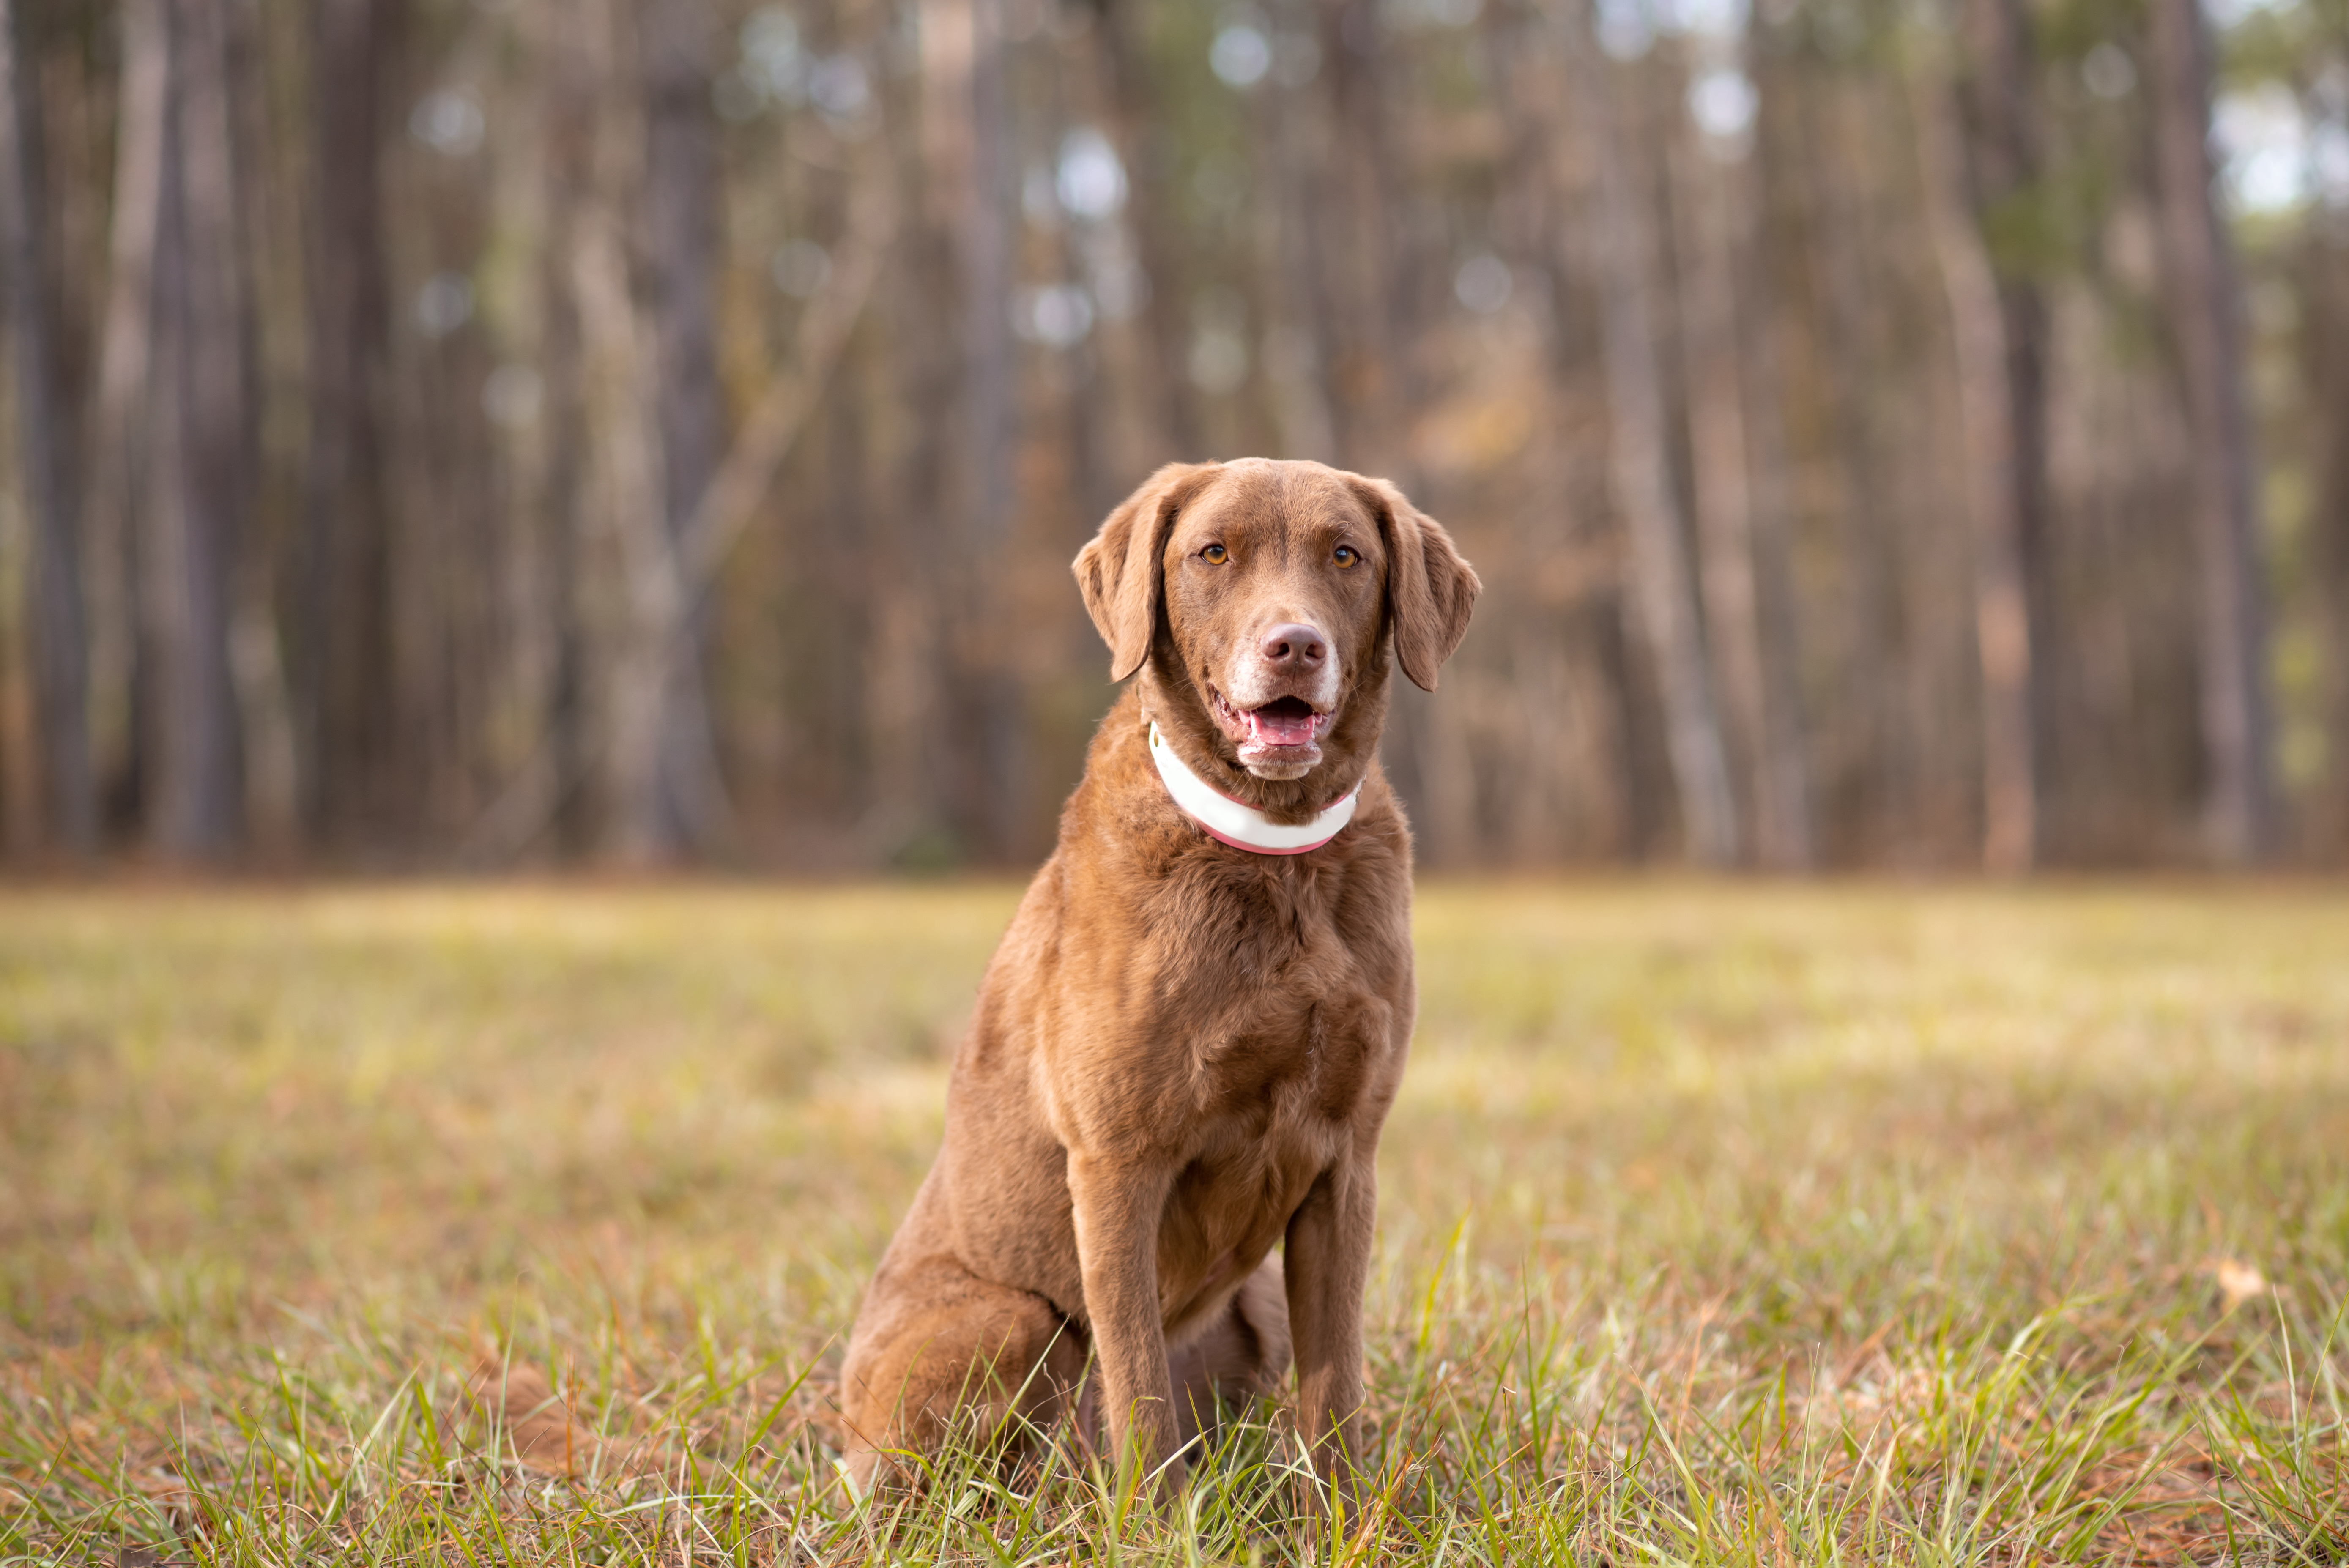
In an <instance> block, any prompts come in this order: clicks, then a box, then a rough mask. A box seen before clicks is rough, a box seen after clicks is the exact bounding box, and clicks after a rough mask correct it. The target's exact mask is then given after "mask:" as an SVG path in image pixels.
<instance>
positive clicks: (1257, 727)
mask: <svg viewBox="0 0 2349 1568" xmlns="http://www.w3.org/2000/svg"><path fill="white" fill-rule="evenodd" d="M1247 721H1248V733H1249V734H1250V735H1252V736H1254V737H1255V738H1256V739H1257V741H1258V742H1259V743H1261V744H1263V745H1266V746H1303V745H1305V744H1307V743H1308V742H1309V741H1310V740H1311V739H1312V738H1313V715H1312V714H1311V713H1310V712H1306V713H1299V714H1287V713H1269V712H1267V711H1266V710H1265V709H1263V708H1260V707H1259V708H1256V709H1253V710H1251V711H1250V712H1249V714H1248V716H1247Z"/></svg>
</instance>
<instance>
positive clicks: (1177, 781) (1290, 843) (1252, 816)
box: [1150, 724, 1362, 855]
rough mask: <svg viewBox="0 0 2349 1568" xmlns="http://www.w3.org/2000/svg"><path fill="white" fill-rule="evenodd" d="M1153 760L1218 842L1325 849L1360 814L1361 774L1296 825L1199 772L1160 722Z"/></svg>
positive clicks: (1277, 849) (1275, 850)
mask: <svg viewBox="0 0 2349 1568" xmlns="http://www.w3.org/2000/svg"><path fill="white" fill-rule="evenodd" d="M1150 760H1151V762H1152V763H1153V764H1154V766H1155V767H1156V768H1157V769H1158V778H1159V780H1160V782H1162V783H1164V785H1165V786H1166V793H1167V794H1168V795H1170V796H1172V797H1173V798H1174V805H1175V808H1176V810H1180V811H1181V812H1182V813H1183V814H1184V815H1185V816H1186V817H1188V818H1190V819H1191V820H1192V821H1194V822H1195V823H1197V824H1198V825H1199V830H1200V831H1202V832H1204V833H1206V835H1207V837H1209V838H1211V839H1214V840H1215V841H1217V842H1218V843H1225V844H1229V845H1230V846H1231V847H1232V848H1234V849H1236V850H1247V851H1251V852H1253V853H1255V854H1259V855H1301V854H1304V853H1305V852H1306V851H1309V850H1318V849H1319V848H1320V847H1321V846H1322V845H1324V844H1326V843H1328V842H1329V841H1330V840H1332V839H1334V838H1336V837H1337V836H1338V834H1339V833H1340V831H1341V830H1343V829H1344V828H1345V826H1346V824H1347V823H1349V822H1350V821H1352V820H1354V801H1355V799H1357V798H1358V797H1359V796H1360V795H1361V792H1362V785H1361V780H1360V779H1356V780H1355V781H1354V787H1353V788H1352V789H1350V790H1348V791H1347V792H1346V793H1345V794H1344V795H1343V796H1341V797H1340V798H1339V799H1337V800H1334V801H1332V802H1331V803H1330V805H1328V806H1325V807H1323V808H1322V809H1321V810H1319V811H1318V812H1316V813H1315V814H1314V815H1313V817H1312V818H1311V819H1310V820H1307V821H1304V822H1299V823H1297V824H1295V825H1293V826H1291V825H1289V824H1286V823H1281V822H1276V821H1274V820H1272V819H1271V818H1269V817H1268V816H1266V815H1265V814H1264V813H1263V812H1262V811H1259V810H1257V809H1256V808H1255V807H1253V806H1247V805H1243V804H1242V803H1240V802H1239V801H1237V800H1235V799H1232V798H1231V797H1230V796H1228V795H1226V794H1225V793H1224V792H1223V791H1222V790H1220V789H1216V787H1215V786H1214V785H1212V784H1210V783H1208V782H1207V781H1206V779H1202V778H1200V777H1199V776H1198V775H1197V774H1196V773H1194V772H1193V771H1192V770H1191V768H1190V765H1189V764H1188V763H1186V762H1185V761H1184V760H1183V758H1181V757H1179V756H1177V755H1176V754H1175V751H1174V747H1173V746H1172V745H1170V744H1169V743H1168V742H1167V739H1166V737H1165V736H1164V734H1162V733H1161V732H1160V730H1159V728H1158V726H1157V725H1155V724H1153V725H1152V726H1151V727H1150Z"/></svg>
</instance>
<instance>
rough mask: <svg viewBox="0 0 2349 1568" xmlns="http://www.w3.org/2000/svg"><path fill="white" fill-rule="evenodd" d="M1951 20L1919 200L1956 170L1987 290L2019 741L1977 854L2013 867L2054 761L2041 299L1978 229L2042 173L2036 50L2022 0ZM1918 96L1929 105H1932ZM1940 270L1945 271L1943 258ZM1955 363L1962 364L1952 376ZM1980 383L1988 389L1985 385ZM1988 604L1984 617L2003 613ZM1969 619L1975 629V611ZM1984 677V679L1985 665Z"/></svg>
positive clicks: (2041, 813)
mask: <svg viewBox="0 0 2349 1568" xmlns="http://www.w3.org/2000/svg"><path fill="white" fill-rule="evenodd" d="M1961 23H1962V26H1963V31H1964V35H1965V52H1966V57H1967V59H1966V67H1965V75H1964V82H1963V88H1962V94H1961V99H1960V104H1961V108H1963V110H1964V111H1965V120H1966V124H1967V129H1968V132H1969V134H1968V135H1967V137H1966V139H1965V144H1964V145H1965V153H1964V156H1963V160H1962V161H1963V171H1962V173H1960V172H1959V171H1958V170H1956V169H1954V168H1948V167H1945V168H1944V169H1943V170H1940V171H1938V172H1937V171H1936V170H1931V169H1928V170H1926V180H1927V182H1928V188H1927V191H1926V199H1927V201H1940V200H1943V199H1944V198H1943V197H1942V196H1941V195H1940V194H1938V193H1937V191H1936V189H1935V187H1937V186H1939V187H1944V188H1948V187H1951V186H1952V185H1953V183H1954V181H1953V176H1954V177H1955V178H1956V179H1962V180H1963V181H1964V182H1965V184H1964V189H1965V192H1966V194H1967V196H1968V197H1969V198H1970V204H1971V214H1970V216H1971V222H1970V223H1969V224H1967V225H1966V226H1965V227H1966V232H1956V233H1954V234H1953V236H1952V242H1953V243H1954V244H1955V245H1957V246H1959V247H1961V248H1962V249H1964V250H1966V251H1969V252H1971V253H1977V254H1979V255H1980V256H1981V257H1982V263H1983V270H1985V271H1986V272H1988V273H1989V279H1988V281H1989V282H1990V284H1991V285H1992V288H1993V290H1994V291H1995V308H1996V309H1997V311H1998V315H1999V320H1998V323H1997V333H1998V339H1999V341H1998V344H1997V347H1998V350H1999V360H1998V363H1997V364H1996V365H1994V366H1983V367H1982V374H1983V375H1984V376H1988V375H1989V374H1991V373H1992V371H1993V370H1995V371H1996V372H1997V373H1998V374H1999V375H2000V376H2001V377H2002V378H2003V380H2004V390H2003V395H2002V402H2003V405H2004V407H2003V410H2002V413H2003V417H2004V419H2005V423H2006V428H2007V435H2006V438H2005V443H2004V444H2005V458H2006V489H2007V491H2008V495H2007V498H2006V500H2005V502H2004V508H2005V511H2006V515H2007V521H2006V523H2005V526H2004V528H2003V530H2002V531H2003V533H2004V535H2005V537H2006V541H2007V542H2006V543H2004V544H2002V545H1998V546H1994V550H1995V551H1996V552H1997V553H2000V554H2003V555H2005V556H2007V557H2009V558H2010V559H2009V560H2008V561H2007V562H2005V563H2004V564H1997V563H1993V565H1992V573H1993V574H2001V575H2002V574H2008V573H2011V574H2012V576H2013V584H2012V586H2011V587H2010V588H2007V589H2004V590H2002V591H2001V592H2000V593H1999V594H1997V595H1995V596H1996V597H2004V596H2007V595H2009V594H2011V595H2013V596H2014V597H2016V598H2019V600H2020V611H2021V614H2022V616H2023V655H2022V667H2021V669H2020V671H2019V672H2016V673H2013V674H2012V675H2011V676H2010V678H2011V679H2013V681H2015V682H2018V683H2019V684H2020V686H2021V688H2022V689H2021V692H2020V695H2019V696H2015V695H2013V694H2008V695H2007V696H2003V697H2002V699H2001V700H2002V701H2004V702H2008V703H2012V702H2016V701H2019V702H2020V703H2021V704H2022V707H2023V711H2022V713H2021V715H2020V716H2019V721H2020V722H2021V724H2022V725H2023V745H2024V746H2025V747H2026V748H2027V749H2026V750H2025V751H2024V752H2023V755H2022V756H2021V757H2020V758H2013V757H2011V756H2010V757H2009V758H2007V759H2006V764H2005V765H2006V766H2008V767H2009V768H2011V769H2013V774H2014V776H2013V778H2011V779H2007V780H2006V781H2005V784H2004V785H2003V788H2004V789H2007V790H2008V791H2009V792H2010V793H2011V794H2013V795H2014V796H2016V797H2018V798H2017V799H2010V800H2009V801H2008V802H2007V806H2006V810H2005V811H2004V813H2003V819H2004V826H2003V830H2002V824H2001V818H2000V814H1999V813H1997V812H1992V814H1991V819H1992V820H1991V821H1990V824H1989V827H1988V830H1987V831H1986V833H1985V842H1984V851H1983V854H1984V861H1985V863H1987V864H1989V865H1990V866H1992V868H1993V869H2004V870H2014V869H2021V868H2022V867H2023V866H2025V865H2031V864H2035V863H2037V861H2038V859H2039V857H2040V855H2041V854H2042V853H2043V852H2044V840H2045V837H2046V832H2047V813H2046V810H2045V805H2044V798H2045V795H2046V789H2047V786H2046V779H2047V777H2048V774H2049V769H2050V766H2051V764H2053V762H2054V740H2055V725H2054V682H2053V680H2052V679H2051V678H2050V671H2051V669H2052V667H2053V666H2052V665H2051V663H2050V661H2051V659H2052V658H2053V657H2054V653H2055V641H2054V606H2053V603H2052V600H2051V597H2050V594H2051V591H2052V586H2053V585H2052V583H2050V581H2049V573H2050V572H2051V570H2052V567H2051V564H2050V562H2049V559H2048V550H2049V544H2048V508H2049V500H2048V494H2049V492H2048V471H2047V452H2048V426H2047V358H2048V352H2049V350H2048V325H2047V302H2046V300H2045V298H2044V296H2043V295H2042V294H2041V291H2040V288H2039V285H2038V284H2036V283H2035V282H2033V280H2032V279H2031V278H2030V277H2028V276H2026V275H2023V274H2022V273H2019V272H2014V271H2008V272H2000V271H1998V270H1997V268H1996V263H1997V258H1996V257H1995V256H1992V255H1991V254H1990V253H1989V252H1988V248H1987V245H1986V242H1985V237H1986V236H1987V234H1988V233H1989V232H1990V231H1989V225H1990V224H1991V223H1992V222H1993V221H1995V220H1996V219H1997V218H1998V217H1999V216H2000V215H2001V214H2002V209H2003V208H2006V207H2008V206H2011V205H2012V204H2013V202H2015V201H2019V200H2024V199H2027V198H2029V197H2030V195H2031V194H2032V187H2033V185H2034V184H2035V183H2036V182H2037V181H2038V180H2039V179H2040V177H2041V174H2040V155H2039V143H2040V135H2039V115H2038V107H2037V98H2036V97H2035V92H2034V89H2035V85H2036V82H2037V71H2038V61H2037V58H2036V57H2035V56H2034V54H2033V48H2032V43H2031V18H2030V15H2029V13H2028V11H2027V10H2026V9H2025V7H2024V5H2023V4H2022V0H1964V5H1963V11H1962V14H1961ZM1924 107H1926V108H1932V109H1934V111H1935V112H1936V113H1939V112H1940V111H1939V109H1938V106H1933V105H1927V106H1924ZM1925 134H1930V135H1933V136H1935V137H1937V138H1939V139H1940V140H1942V141H1945V142H1946V141H1950V140H1952V139H1953V138H1952V137H1951V135H1950V132H1949V130H1948V129H1947V128H1945V127H1941V126H1940V125H1939V124H1938V123H1937V125H1936V126H1935V127H1934V128H1933V129H1931V130H1930V131H1925V130H1920V135H1925ZM1940 162H1941V163H1942V164H1944V165H1955V164H1957V163H1958V162H1959V157H1958V155H1957V154H1956V153H1955V151H1954V150H1950V151H1945V152H1943V153H1942V154H1940ZM1955 215H1956V214H1955V212H1954V211H1953V213H1952V216H1955ZM1958 265H1959V268H1960V270H1961V272H1967V273H1971V272H1972V271H1973V270H1974V269H1973V267H1972V265H1971V263H1968V262H1966V261H1965V260H1963V259H1961V260H1960V261H1959V263H1958ZM1944 273H1945V279H1946V276H1947V268H1946V266H1945V267H1944ZM1960 287H1961V289H1962V290H1963V291H1964V292H1966V293H1968V294H1971V293H1973V292H1976V289H1975V285H1974V284H1971V283H1966V284H1961V285H1960ZM1951 303H1952V308H1953V310H1954V309H1957V308H1960V307H1959V306H1958V304H1957V298H1956V295H1954V294H1953V295H1952V296H1951ZM1959 330H1960V331H1961V333H1965V334H1967V335H1970V336H1971V335H1974V334H1971V333H1970V332H1968V329H1967V328H1965V327H1964V326H1963V325H1961V326H1960V329H1959ZM1989 342H1990V340H1989V339H1988V338H1987V337H1980V338H1979V343H1980V346H1982V347H1984V348H1987V347H1988V346H1989ZM1962 352H1963V351H1961V353H1962ZM1963 374H1964V372H1963V370H1962V367H1961V377H1962V376H1963ZM1983 390H1984V391H1985V392H1987V391H1988V390H1989V388H1988V387H1987V386H1985V387H1983ZM1982 412H1983V413H1984V414H1986V415H1989V414H1996V413H1999V412H2001V410H1999V409H1995V408H1991V407H1984V408H1983V409H1982ZM1978 558H1979V548H1978ZM1978 571H1979V568H1978ZM2008 613H2009V612H2008V611H2006V610H1993V611H1992V614H1993V616H1994V617H1995V616H2003V615H2005V614H2008ZM1976 620H1977V635H1978V636H1979V635H1980V632H1981V622H1982V617H1981V615H1980V614H1978V615H1977V617H1976ZM1986 656H1987V655H1986ZM1984 676H1985V680H1986V681H1987V679H1988V676H1989V667H1988V665H1985V666H1984ZM2017 721H2018V717H2017V716H2015V715H2008V716H2007V717H2005V718H2003V719H2000V720H1997V721H1995V722H1998V723H2001V724H2013V723H2015V722H2017ZM1988 766H1989V765H1988V764H1987V762H1986V768H1987V767H1988ZM1998 787H1999V786H1998V785H1997V783H1996V781H1995V780H1992V788H1993V789H1995V788H1998ZM2025 791H2027V792H2028V794H2029V800H2028V802H2027V805H2026V803H2025V802H2023V801H2022V800H2021V799H2019V797H2020V795H2021V794H2022V793H2023V792H2025ZM1986 798H1987V795H1986ZM2026 822H2027V826H2028V832H2027V834H2026V833H2025V832H2024V827H2025V824H2026ZM2018 836H2020V841H2018Z"/></svg>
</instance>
